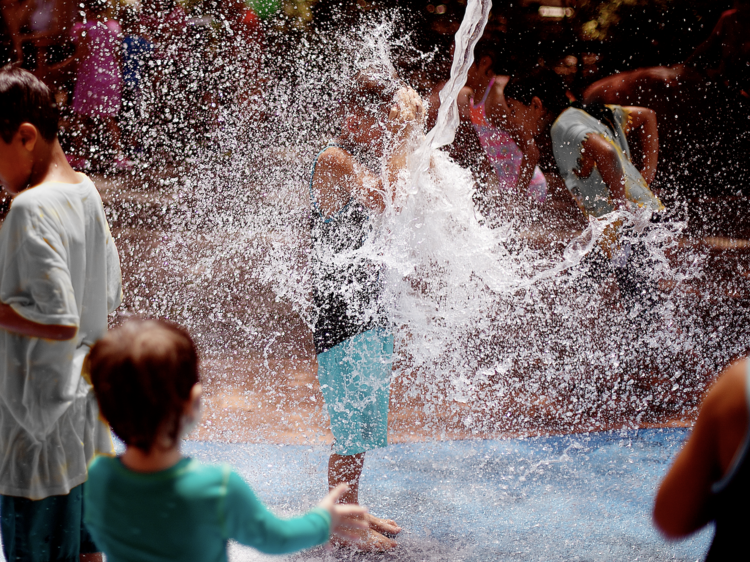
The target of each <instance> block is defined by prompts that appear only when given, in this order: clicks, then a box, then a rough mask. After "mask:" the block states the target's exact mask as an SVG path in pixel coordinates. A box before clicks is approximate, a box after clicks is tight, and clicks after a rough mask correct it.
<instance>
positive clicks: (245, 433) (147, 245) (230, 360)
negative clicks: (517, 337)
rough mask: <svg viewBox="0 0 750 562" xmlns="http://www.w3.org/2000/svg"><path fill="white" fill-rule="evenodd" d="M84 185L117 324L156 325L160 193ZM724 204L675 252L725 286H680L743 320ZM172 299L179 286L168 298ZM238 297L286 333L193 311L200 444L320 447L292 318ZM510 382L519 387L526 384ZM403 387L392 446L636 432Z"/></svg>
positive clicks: (745, 294)
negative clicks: (118, 274) (257, 331)
mask: <svg viewBox="0 0 750 562" xmlns="http://www.w3.org/2000/svg"><path fill="white" fill-rule="evenodd" d="M94 179H95V181H96V183H97V185H98V186H99V188H100V190H101V191H102V195H103V199H104V200H105V206H106V207H107V209H108V213H109V215H110V217H111V223H112V225H113V233H114V235H115V237H116V239H117V243H118V248H119V250H120V255H121V260H122V263H123V278H124V284H125V301H126V302H125V305H124V307H123V309H122V311H121V313H120V319H122V318H123V317H125V316H127V314H128V312H129V311H130V312H132V311H135V312H138V313H141V314H143V313H146V314H154V313H155V312H153V311H154V310H155V308H154V306H153V304H154V303H153V302H152V299H153V298H154V296H155V295H156V293H157V290H158V289H159V288H160V286H161V283H163V282H164V279H163V277H164V276H163V274H162V273H160V269H163V267H162V261H161V260H162V257H161V254H160V247H161V246H162V245H163V244H165V243H167V242H168V238H169V234H168V232H166V231H165V230H163V229H162V228H161V223H160V216H161V215H160V210H163V209H164V208H166V206H167V205H168V204H169V202H170V201H172V200H173V198H172V196H170V195H169V193H170V192H169V190H168V189H165V188H163V187H162V188H157V189H154V188H153V186H138V187H132V186H130V185H128V181H127V177H119V178H116V179H114V180H107V179H103V178H94ZM726 203H727V201H709V202H708V203H705V202H704V204H703V205H704V207H709V208H712V207H711V205H713V206H714V207H715V209H716V210H715V211H713V213H714V217H715V221H713V222H711V221H710V220H709V221H706V220H704V221H703V222H702V223H700V224H699V225H698V228H699V230H698V231H697V232H693V233H691V235H690V236H687V237H685V239H684V240H683V241H682V243H681V248H680V250H678V252H682V251H685V252H687V251H690V250H691V249H695V248H699V249H701V251H703V252H704V253H706V254H707V255H708V256H709V258H708V259H709V260H710V261H711V267H710V271H711V272H712V273H714V274H715V275H716V276H717V277H719V278H721V279H726V280H727V282H726V283H710V284H706V285H704V286H702V285H700V284H697V285H696V284H690V285H687V286H686V287H683V288H682V289H681V290H684V291H694V292H695V293H696V295H699V294H700V298H699V299H698V302H700V303H703V304H704V305H705V306H706V311H707V312H706V315H710V310H711V304H710V303H711V302H713V301H715V302H722V303H730V304H732V306H736V307H738V308H743V309H744V308H750V283H748V282H749V281H750V274H748V267H747V262H748V259H749V258H750V240H747V239H746V238H750V235H749V234H748V230H750V229H747V228H746V227H745V226H744V223H741V221H739V219H738V217H742V216H747V214H746V213H744V210H745V209H748V208H750V202H748V201H747V200H744V199H741V200H740V199H739V198H738V199H737V200H736V201H733V202H729V204H730V205H731V207H732V211H733V213H727V212H725V207H723V205H726ZM558 211H559V212H560V213H561V214H562V215H565V220H564V221H562V224H563V225H564V228H566V229H567V230H569V232H570V235H572V234H574V233H575V231H576V228H580V226H581V223H580V221H578V219H577V215H576V214H575V212H577V211H575V210H572V211H571V210H570V209H565V208H563V209H562V210H561V211H560V210H559V209H558ZM702 218H703V217H702ZM559 224H561V223H560V222H559V221H558V225H559ZM706 225H708V226H709V227H710V228H707V227H706ZM700 228H702V229H703V230H702V231H701V230H700ZM195 242H196V252H198V248H204V249H205V248H206V247H207V246H210V244H211V243H212V242H211V241H207V240H203V241H201V240H200V234H199V233H198V234H196V239H195ZM214 243H215V241H214ZM539 243H540V244H544V243H545V240H544V238H543V237H540V241H539ZM208 251H210V247H209V248H208ZM227 267H228V271H231V272H233V273H234V274H235V275H238V274H237V271H240V274H239V275H241V271H242V270H243V268H247V267H250V264H230V265H228V266H227ZM144 272H145V273H144ZM235 280H236V278H235ZM611 285H612V286H613V284H611ZM219 287H220V288H221V286H220V285H219ZM229 288H230V289H231V286H230V287H229ZM180 290H181V288H180V287H179V283H178V284H177V285H176V287H175V293H179V291H180ZM199 290H200V289H199ZM604 290H605V291H606V290H610V291H611V290H612V288H611V286H610V288H609V289H607V288H605V289H604ZM615 290H616V289H615ZM248 293H249V294H245V295H238V294H233V295H232V298H231V299H229V300H228V303H230V304H228V305H227V306H232V307H237V308H238V309H242V308H245V309H248V310H249V309H254V310H255V312H256V313H257V316H258V318H260V320H259V321H260V324H261V327H262V329H271V328H270V327H271V326H274V325H277V324H278V323H280V322H281V323H285V329H284V330H282V332H283V334H281V335H280V336H279V337H278V338H277V339H276V340H275V344H274V346H273V347H272V348H270V349H269V348H266V349H262V348H261V349H258V347H257V346H256V345H247V346H246V345H243V343H242V338H240V337H238V336H236V334H235V335H232V336H227V334H234V332H236V330H233V329H232V327H231V326H223V327H222V326H221V318H218V319H215V318H214V317H213V312H215V311H212V310H209V309H206V310H201V309H196V310H195V314H197V315H200V316H201V317H205V318H206V321H205V326H204V327H202V328H201V335H200V336H198V337H196V339H197V341H198V342H199V345H201V346H202V347H204V348H205V347H213V351H208V352H205V353H204V361H203V373H202V377H203V381H204V388H205V394H206V400H205V411H204V420H205V421H204V423H203V424H202V427H201V429H200V432H199V434H198V438H200V439H211V440H219V441H226V442H277V443H295V444H301V443H330V442H331V441H332V438H331V434H330V431H329V429H328V427H327V422H326V419H325V416H324V415H323V399H322V395H321V393H320V389H319V387H318V383H317V380H316V374H315V373H316V365H315V359H314V353H313V350H312V346H311V341H310V334H309V331H308V330H307V328H306V327H305V326H304V324H303V323H302V322H301V321H300V319H299V318H298V317H296V315H295V314H294V313H293V312H292V311H290V310H288V309H286V308H284V306H283V305H281V304H279V303H277V302H275V300H274V296H273V294H272V293H270V291H269V290H268V288H264V287H253V288H251V290H250V291H248ZM159 313H161V314H166V315H167V316H169V310H168V309H167V310H166V311H165V310H164V308H163V307H162V308H161V309H159ZM209 317H210V318H211V321H209V320H208V318H209ZM118 321H119V320H118ZM224 337H227V340H228V343H227V344H226V347H225V349H224V350H223V351H222V352H221V353H217V352H216V349H215V347H216V342H217V341H220V340H221V339H222V338H224ZM233 338H235V339H237V341H235V340H234V339H233ZM230 340H231V341H230ZM686 361H688V362H689V360H686ZM407 371H408V369H407ZM511 376H517V377H523V376H524V374H518V373H517V374H515V375H511ZM713 376H715V373H714V372H710V373H708V374H707V375H706V376H705V377H704V380H703V381H702V383H701V384H700V385H699V387H698V388H697V389H696V391H695V396H693V398H692V400H690V401H689V402H690V403H686V404H683V405H682V407H681V408H679V409H678V410H675V409H674V408H673V409H669V408H664V409H662V410H659V409H658V408H657V409H655V410H654V411H652V412H650V415H648V416H646V417H645V418H643V417H641V418H638V419H639V420H640V421H639V422H637V424H638V425H640V426H642V427H643V426H685V425H690V424H691V423H692V422H693V421H694V419H695V416H696V412H697V405H698V404H699V401H700V396H701V394H702V392H703V391H704V390H705V388H707V386H708V385H709V384H710V382H711V380H712V378H713ZM411 384H413V381H412V380H410V375H409V374H408V373H407V374H406V375H404V376H403V377H400V378H399V379H398V380H396V381H395V382H394V386H393V388H392V392H391V412H390V419H389V433H390V438H391V440H392V441H393V442H404V441H415V440H435V439H440V440H447V439H465V438H486V437H503V436H506V437H510V436H514V435H521V434H524V435H528V434H533V433H550V432H556V431H565V432H570V431H577V430H592V429H610V428H619V427H623V425H625V426H631V427H632V426H633V425H635V424H636V422H634V421H633V420H634V419H636V417H635V416H630V417H628V415H627V412H626V415H624V416H619V417H613V418H612V420H611V421H610V422H597V423H593V424H591V423H589V424H584V425H576V424H575V423H572V422H571V423H560V420H559V419H558V414H559V413H560V412H561V411H562V410H561V408H560V401H561V400H563V401H564V400H565V396H562V397H561V396H556V397H555V396H551V395H545V392H544V391H543V390H541V391H540V390H539V389H538V388H533V389H532V388H526V387H524V386H523V385H521V386H520V387H518V388H520V390H518V391H517V393H516V394H515V395H514V396H509V397H506V398H505V399H504V400H502V401H500V402H498V404H497V405H496V406H495V409H494V411H488V410H486V409H483V408H482V404H459V403H450V404H448V403H440V402H439V401H438V402H437V403H432V404H430V405H427V404H426V403H425V402H424V401H423V400H421V399H412V400H408V399H405V398H404V396H405V391H406V390H407V389H408V388H409V387H410V385H411ZM638 384H642V385H643V387H644V389H653V392H654V393H655V394H658V393H661V398H662V399H664V398H665V397H668V395H669V392H670V387H671V385H672V382H671V381H670V380H669V379H668V378H667V377H666V376H662V377H659V376H658V375H649V376H647V377H644V378H643V380H640V381H639V383H638ZM667 402H668V400H667ZM426 406H429V407H426ZM426 410H427V411H428V412H429V413H426ZM519 417H525V418H526V419H527V423H524V424H518V423H514V422H513V420H514V419H518V418H519ZM473 418H476V419H480V418H481V419H483V420H485V421H487V420H490V421H491V422H492V423H484V424H478V425H477V424H472V423H470V422H467V420H470V419H473ZM506 420H508V421H506ZM529 420H530V421H529Z"/></svg>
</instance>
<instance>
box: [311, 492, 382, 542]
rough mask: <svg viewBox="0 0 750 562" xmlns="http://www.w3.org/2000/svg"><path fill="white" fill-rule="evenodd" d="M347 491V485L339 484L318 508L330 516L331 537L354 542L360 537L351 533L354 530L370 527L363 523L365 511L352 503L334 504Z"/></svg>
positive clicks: (365, 522)
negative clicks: (334, 536)
mask: <svg viewBox="0 0 750 562" xmlns="http://www.w3.org/2000/svg"><path fill="white" fill-rule="evenodd" d="M348 491H349V486H348V485H347V484H339V485H338V486H336V487H335V488H334V489H333V490H331V491H330V492H329V494H328V495H327V496H326V497H325V498H323V501H322V502H320V504H318V507H320V508H323V509H325V510H326V511H327V512H328V513H330V514H331V535H336V536H337V537H340V538H342V539H344V540H350V541H356V540H358V539H359V538H360V535H357V534H356V533H354V532H352V531H354V530H356V529H362V530H367V529H369V528H370V525H369V524H368V523H367V521H365V518H364V517H365V514H366V513H367V509H366V508H364V507H362V506H360V505H357V504H353V503H336V502H338V501H339V499H341V496H343V495H344V494H345V493H347V492H348Z"/></svg>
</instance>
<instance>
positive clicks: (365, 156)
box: [310, 71, 424, 551]
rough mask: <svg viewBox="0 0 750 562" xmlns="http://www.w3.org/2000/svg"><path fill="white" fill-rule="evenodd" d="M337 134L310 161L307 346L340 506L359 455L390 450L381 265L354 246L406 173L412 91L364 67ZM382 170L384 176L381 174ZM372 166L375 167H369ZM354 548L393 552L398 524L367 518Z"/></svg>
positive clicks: (415, 125) (416, 126)
mask: <svg viewBox="0 0 750 562" xmlns="http://www.w3.org/2000/svg"><path fill="white" fill-rule="evenodd" d="M341 111H342V115H341V117H342V121H343V124H342V128H341V133H340V135H339V136H338V138H336V139H335V140H334V141H332V142H331V143H329V145H328V146H327V147H326V148H325V149H324V150H323V151H322V152H321V153H320V154H319V155H318V157H317V158H316V159H315V162H314V164H313V169H312V175H311V178H310V199H311V205H312V210H311V230H312V245H313V247H312V254H311V262H310V265H311V271H312V279H313V304H314V330H313V336H314V342H315V352H316V354H317V359H318V380H319V382H320V387H321V391H322V392H323V397H324V399H325V402H326V406H327V409H328V414H329V417H330V420H331V430H332V432H333V436H334V446H333V453H332V454H331V457H330V460H329V464H328V483H329V485H330V487H331V488H335V487H336V486H337V485H338V484H340V483H346V484H348V485H349V486H350V490H349V492H348V493H347V494H346V495H344V497H343V499H342V501H344V502H346V503H353V504H356V503H358V501H359V478H360V475H361V473H362V468H363V465H364V457H365V451H368V450H371V449H375V448H379V447H385V446H386V445H387V441H388V439H387V429H388V401H389V386H390V379H391V363H392V354H393V334H392V333H391V332H390V331H389V329H388V325H387V320H386V318H385V317H384V314H383V307H382V302H381V300H382V299H381V292H382V291H381V283H380V268H379V267H378V266H377V265H376V264H375V263H373V262H372V261H371V260H369V259H367V258H365V257H363V256H362V255H361V254H360V253H359V250H360V249H361V248H362V246H363V245H364V243H365V240H366V239H367V237H368V235H370V234H371V233H372V229H373V225H372V222H371V220H370V217H371V215H377V214H379V213H381V212H383V211H384V209H385V208H386V205H387V204H388V198H389V195H387V194H388V193H392V192H393V190H392V189H389V188H391V187H392V186H393V184H395V182H396V180H397V179H398V175H399V172H401V171H402V170H403V169H405V167H406V163H407V157H408V156H409V153H410V151H411V150H412V149H413V147H414V143H412V142H410V139H411V138H412V137H413V135H414V134H416V133H421V132H422V130H423V127H424V107H423V105H422V100H421V99H420V97H419V96H418V95H417V93H416V92H415V91H414V90H412V89H410V88H399V86H398V81H397V80H395V79H394V78H393V77H392V76H390V75H388V73H385V74H383V73H381V75H378V73H377V72H375V71H363V72H360V73H358V74H357V76H356V77H355V78H354V81H353V85H352V87H351V88H350V89H349V91H348V92H347V94H346V95H345V97H344V99H343V100H342V103H341ZM381 166H382V167H383V168H382V169H384V173H383V174H379V173H378V171H379V170H380V169H381ZM376 170H377V171H376ZM365 517H366V518H367V520H368V522H369V529H368V530H365V531H362V532H361V535H362V536H361V537H360V540H359V541H356V542H354V541H352V542H346V541H342V542H340V543H339V544H340V545H342V546H355V547H356V548H358V549H360V550H368V551H385V550H390V549H392V548H395V547H396V542H395V541H393V540H392V539H391V538H389V537H388V536H386V535H390V536H391V537H392V536H394V535H396V534H398V533H399V531H400V530H401V528H400V527H399V526H398V525H397V524H396V523H395V522H394V521H391V520H386V519H380V518H378V517H375V516H374V515H372V514H369V513H368V514H367V515H365Z"/></svg>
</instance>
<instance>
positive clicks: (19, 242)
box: [0, 65, 122, 562]
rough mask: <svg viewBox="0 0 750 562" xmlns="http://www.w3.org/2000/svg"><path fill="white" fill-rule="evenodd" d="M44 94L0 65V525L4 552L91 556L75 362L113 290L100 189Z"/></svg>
mask: <svg viewBox="0 0 750 562" xmlns="http://www.w3.org/2000/svg"><path fill="white" fill-rule="evenodd" d="M57 123H58V113H57V108H56V106H55V101H54V95H53V94H52V92H51V91H50V90H49V89H48V88H47V87H46V86H45V85H44V84H43V83H42V82H41V81H39V80H38V79H37V78H35V77H34V76H33V75H32V74H31V73H29V72H27V71H25V70H22V69H21V68H18V67H15V66H11V65H9V66H5V67H4V68H2V69H0V184H2V186H3V187H4V188H5V189H6V190H7V191H8V192H9V193H10V194H11V195H12V196H13V202H12V204H11V208H10V211H9V213H8V215H7V217H6V219H5V220H4V221H3V224H2V227H0V451H2V462H1V463H0V523H1V529H2V539H3V550H4V554H5V558H6V560H8V561H15V560H33V561H42V560H56V561H57V560H60V561H62V560H64V561H70V562H77V561H78V560H79V559H80V560H102V558H101V554H96V553H97V552H98V549H97V548H96V547H95V545H94V544H93V541H92V540H91V537H90V536H89V534H88V532H87V531H86V530H85V528H84V527H83V501H82V497H83V483H84V482H85V481H86V479H87V465H88V462H89V461H90V460H91V458H92V457H93V455H94V453H95V451H96V452H104V453H113V451H112V441H111V439H110V436H109V429H108V427H107V426H106V425H104V424H103V423H102V422H101V421H100V420H99V412H98V408H97V405H96V400H95V398H94V395H93V392H92V390H91V385H90V383H89V382H88V381H87V378H88V377H87V376H86V375H85V373H84V372H83V366H84V360H85V358H86V355H87V354H88V351H89V348H90V346H91V345H93V344H94V342H96V340H97V339H99V338H100V337H101V336H103V335H104V334H105V332H106V330H107V315H108V314H109V313H110V312H112V311H114V310H115V308H117V306H118V305H119V304H120V301H121V298H122V288H121V277H120V262H119V258H118V256H117V249H116V248H115V244H114V240H113V238H112V235H111V234H110V231H109V226H108V224H107V219H106V216H105V214H104V208H103V206H102V201H101V198H100V197H99V193H98V192H97V190H96V188H95V187H94V184H93V183H91V180H89V179H88V178H87V177H86V176H84V175H83V174H79V173H77V172H75V171H74V170H73V169H72V168H71V167H70V165H69V164H68V162H67V160H66V158H65V154H64V153H63V151H62V148H61V146H60V143H59V142H58V139H57Z"/></svg>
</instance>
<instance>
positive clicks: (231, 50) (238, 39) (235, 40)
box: [213, 0, 263, 105]
mask: <svg viewBox="0 0 750 562" xmlns="http://www.w3.org/2000/svg"><path fill="white" fill-rule="evenodd" d="M216 19H217V21H218V22H219V24H220V25H219V38H218V41H219V45H220V48H221V52H222V57H221V63H220V64H215V65H214V68H213V72H214V73H215V78H214V85H215V88H213V90H214V91H215V92H219V93H220V94H221V98H222V99H217V100H216V101H217V102H219V103H220V104H223V105H231V104H233V103H236V102H240V103H243V104H245V103H247V102H248V101H249V100H250V98H252V97H253V96H258V95H260V94H261V88H260V85H259V84H258V81H257V80H258V74H259V73H260V67H261V61H262V58H263V30H262V29H261V25H260V18H258V16H257V15H256V13H255V12H254V11H253V10H252V9H251V8H248V7H247V6H246V5H245V2H244V1H243V0H221V1H220V2H219V4H218V9H217V18H216Z"/></svg>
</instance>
